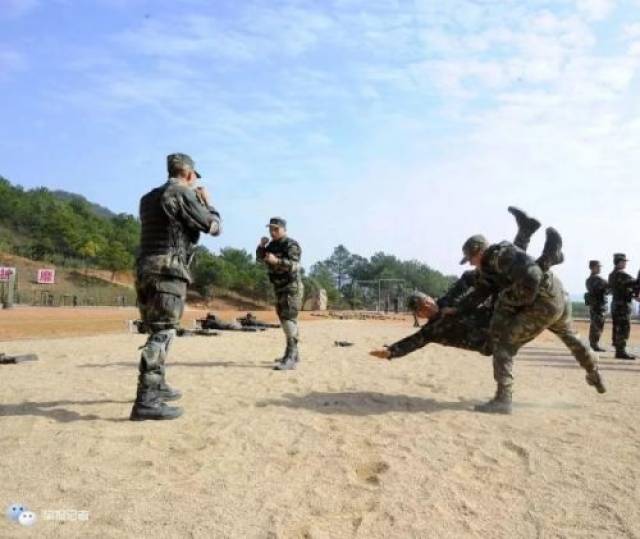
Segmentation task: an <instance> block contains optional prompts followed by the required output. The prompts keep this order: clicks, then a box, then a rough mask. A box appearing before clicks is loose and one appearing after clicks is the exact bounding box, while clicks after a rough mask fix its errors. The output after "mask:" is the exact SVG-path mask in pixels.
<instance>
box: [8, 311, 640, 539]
mask: <svg viewBox="0 0 640 539" xmlns="http://www.w3.org/2000/svg"><path fill="white" fill-rule="evenodd" d="M3 316H5V315H3ZM6 316H10V315H6ZM4 320H5V321H6V319H4ZM3 323H5V322H3ZM302 326H303V327H302V330H303V337H304V342H303V345H302V353H303V363H302V364H301V366H300V368H299V369H298V370H297V371H294V372H287V373H279V372H274V371H272V370H270V367H271V365H272V359H273V358H274V357H275V356H276V355H278V354H279V353H280V352H281V348H282V336H281V334H280V333H279V330H270V331H268V332H265V333H260V334H242V333H227V334H224V335H222V336H220V337H190V338H183V339H178V340H177V342H176V343H175V345H174V347H173V350H172V357H171V366H170V367H169V369H168V378H169V381H170V382H171V383H172V384H174V385H175V386H177V387H180V388H181V389H182V390H183V391H184V393H185V395H184V398H183V399H182V401H181V405H182V406H183V407H184V409H185V415H184V417H182V418H181V419H179V420H177V421H171V422H144V423H132V422H129V421H128V420H127V417H128V414H129V410H130V407H131V402H132V397H133V395H134V391H135V383H136V363H137V353H138V352H137V347H138V346H140V345H142V344H143V342H144V339H145V338H144V336H142V335H136V334H126V333H124V332H121V333H112V334H106V335H98V336H80V337H77V336H75V337H63V338H56V339H40V340H12V341H5V342H4V343H2V349H3V350H4V351H5V352H7V353H22V352H36V353H38V354H39V355H40V358H41V359H40V361H39V362H37V363H26V364H21V365H10V366H0V373H1V375H2V378H1V379H2V398H1V401H0V403H1V404H0V432H1V436H0V454H1V455H2V460H3V463H2V464H3V465H2V466H1V467H0V504H3V505H4V506H7V505H9V504H10V503H12V502H22V503H24V504H26V505H27V506H28V507H29V508H30V509H32V510H33V511H35V512H36V514H37V515H38V516H39V518H40V520H39V521H38V522H37V523H36V524H35V525H34V526H33V527H32V528H22V527H20V526H19V525H18V524H14V523H10V522H9V521H8V520H7V519H5V518H3V517H1V516H0V537H2V538H5V537H82V538H93V537H95V538H109V537H117V538H120V537H123V538H124V537H127V538H129V537H154V538H181V537H198V538H200V537H202V538H212V537H234V538H236V537H237V538H271V539H273V538H289V537H301V538H342V537H345V538H351V537H360V538H377V537H381V538H382V537H385V538H388V537H393V538H396V537H397V538H408V537H437V538H440V537H482V538H484V537H491V538H501V537H504V538H514V537H544V538H549V537H594V538H606V537H611V538H614V537H615V538H618V537H640V505H639V504H638V500H639V499H640V496H639V494H640V493H639V486H638V485H639V484H640V483H639V481H638V479H639V477H638V476H639V475H640V422H639V420H638V414H639V412H640V391H639V389H638V384H639V383H640V365H636V364H633V363H623V362H619V361H614V360H613V359H611V354H605V355H604V359H603V360H602V369H603V372H604V374H605V375H606V377H607V378H606V379H607V383H608V386H609V392H608V393H607V394H606V395H604V396H601V395H598V394H597V393H596V392H595V390H593V388H590V387H588V386H587V385H586V384H585V382H584V376H583V374H582V372H581V371H580V370H579V369H578V368H577V367H576V365H575V364H574V362H573V360H572V358H570V357H567V355H566V354H565V352H564V351H563V350H562V348H561V345H560V344H559V342H557V341H556V340H554V338H553V337H552V336H545V337H543V338H541V339H539V340H538V341H537V342H536V343H534V344H533V345H531V346H529V347H527V348H526V349H524V350H523V351H522V352H521V354H520V356H519V358H518V361H517V363H516V384H517V385H516V393H515V399H516V400H517V405H516V407H515V411H514V414H513V415H512V416H509V417H504V416H501V417H495V416H486V415H480V414H477V413H474V412H472V411H470V408H471V407H472V406H473V404H474V403H476V402H478V401H480V400H483V399H485V398H487V397H489V396H491V394H492V392H493V383H492V376H491V366H490V361H489V360H488V359H487V358H484V357H480V356H478V355H475V354H472V353H466V352H461V351H456V350H454V349H446V348H442V347H439V346H430V347H427V348H425V349H423V350H421V351H419V352H417V353H415V354H413V355H411V356H408V357H406V358H403V359H400V360H397V361H395V362H384V361H377V360H374V359H372V358H371V359H370V358H369V357H368V356H367V355H366V352H367V351H368V350H369V349H371V348H373V347H375V346H378V345H381V344H383V343H389V342H391V341H393V340H395V339H397V338H399V337H401V336H404V335H405V334H408V333H409V332H410V331H412V328H411V327H410V325H409V324H406V323H405V324H402V323H397V322H394V323H381V322H362V321H317V322H313V323H309V322H305V323H303V325H302ZM114 328H115V326H114ZM120 328H122V326H120ZM115 329H117V328H115ZM634 332H636V335H634V337H635V338H636V339H637V338H638V337H640V335H638V334H637V328H634ZM335 340H349V341H352V342H353V343H355V345H354V346H353V347H350V348H337V347H334V346H333V342H334V341H335ZM55 510H58V511H60V510H75V511H88V512H89V520H88V521H87V522H80V521H74V520H69V518H73V514H71V515H70V516H69V515H66V516H65V515H60V514H58V515H56V514H53V515H52V514H48V515H49V517H51V516H53V518H54V520H45V519H44V517H45V516H47V513H45V511H55ZM62 517H64V518H66V519H67V521H66V522H65V521H62V520H61V519H62ZM55 519H57V520H55Z"/></svg>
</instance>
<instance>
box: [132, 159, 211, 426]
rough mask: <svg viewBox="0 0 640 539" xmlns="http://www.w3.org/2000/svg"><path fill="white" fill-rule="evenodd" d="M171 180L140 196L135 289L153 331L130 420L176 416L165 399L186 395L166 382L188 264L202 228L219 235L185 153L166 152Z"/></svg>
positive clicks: (178, 412) (144, 353) (142, 360)
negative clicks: (138, 250)
mask: <svg viewBox="0 0 640 539" xmlns="http://www.w3.org/2000/svg"><path fill="white" fill-rule="evenodd" d="M167 168H168V172H169V179H168V180H167V182H166V183H164V184H163V185H161V186H160V187H157V188H155V189H153V190H152V191H150V192H149V193H147V194H146V195H144V196H143V197H142V199H141V200H140V223H141V238H140V254H139V256H138V259H137V262H136V292H137V296H138V306H139V309H140V317H141V318H142V321H143V323H144V326H145V328H146V329H147V331H148V332H149V333H150V335H149V338H148V339H147V342H146V344H145V345H144V348H143V350H142V355H141V357H140V367H139V376H138V391H137V395H136V400H135V403H134V405H133V409H132V410H131V416H130V419H131V420H132V421H141V420H145V419H175V418H177V417H180V416H181V415H182V409H181V408H179V407H173V406H168V405H167V404H166V401H173V400H177V399H179V398H180V397H181V396H182V394H181V392H180V391H179V390H177V389H173V388H171V387H170V386H169V385H168V384H167V382H166V380H165V361H166V358H167V354H168V352H169V346H170V344H171V341H172V340H173V338H174V337H175V335H176V329H177V328H178V326H179V325H180V319H181V318H182V313H183V311H184V303H185V299H186V296H187V285H188V284H189V283H190V282H191V275H190V273H189V265H190V263H191V259H192V258H193V255H194V252H195V247H196V244H197V243H198V239H199V236H200V233H201V232H205V233H207V234H211V235H212V236H217V235H219V234H220V223H221V221H220V214H219V213H218V212H217V211H216V210H215V209H214V208H213V207H212V206H211V205H210V204H209V196H208V194H207V192H206V190H205V189H204V188H202V187H196V181H197V179H198V178H200V174H198V172H196V170H195V164H194V162H193V159H191V157H189V156H188V155H186V154H183V153H175V154H171V155H169V156H167Z"/></svg>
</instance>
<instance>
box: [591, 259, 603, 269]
mask: <svg viewBox="0 0 640 539" xmlns="http://www.w3.org/2000/svg"><path fill="white" fill-rule="evenodd" d="M601 265H602V264H600V260H589V269H592V268H595V267H596V266H601Z"/></svg>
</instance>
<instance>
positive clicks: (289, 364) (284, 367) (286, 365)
mask: <svg viewBox="0 0 640 539" xmlns="http://www.w3.org/2000/svg"><path fill="white" fill-rule="evenodd" d="M298 361H300V355H299V354H298V339H294V338H290V339H287V350H286V352H285V355H284V357H283V358H282V360H281V361H280V362H279V363H278V364H277V365H276V366H275V367H274V368H273V370H274V371H290V370H293V369H295V368H296V365H297V364H298Z"/></svg>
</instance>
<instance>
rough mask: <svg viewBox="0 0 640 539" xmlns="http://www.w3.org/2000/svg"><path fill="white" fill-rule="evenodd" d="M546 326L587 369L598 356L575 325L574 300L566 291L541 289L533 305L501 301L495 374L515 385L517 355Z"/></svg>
mask: <svg viewBox="0 0 640 539" xmlns="http://www.w3.org/2000/svg"><path fill="white" fill-rule="evenodd" d="M545 329H548V330H549V331H551V332H552V333H554V334H555V335H557V336H558V337H559V338H560V340H561V341H562V342H563V343H564V345H565V346H566V347H567V348H568V349H569V350H570V351H571V354H572V355H573V357H574V358H575V359H576V361H577V362H578V363H579V364H580V366H581V367H582V368H584V369H585V370H586V371H587V372H591V371H593V370H594V369H595V368H596V367H597V362H598V358H597V356H596V355H595V354H593V352H592V351H591V350H590V349H589V347H588V346H587V345H586V343H584V342H583V341H582V340H581V339H580V337H579V335H578V334H577V333H576V331H575V330H574V329H573V325H572V320H571V303H570V302H569V301H568V298H567V297H566V296H565V294H564V292H563V291H562V292H561V293H556V294H552V295H548V294H545V293H540V294H538V296H537V297H536V299H535V300H534V302H533V303H532V304H531V305H526V306H523V307H509V306H505V305H502V304H501V303H500V301H498V302H497V304H496V307H495V310H494V314H493V317H492V318H491V323H490V326H489V334H490V337H491V341H492V343H493V377H494V379H495V381H496V383H497V384H498V386H502V387H509V388H510V387H511V386H512V385H513V358H514V356H515V355H516V354H517V353H518V350H519V349H520V348H521V347H522V346H523V345H525V344H527V343H528V342H530V341H532V340H533V339H535V338H536V337H537V336H538V335H540V334H541V333H542V332H543V331H544V330H545Z"/></svg>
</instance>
